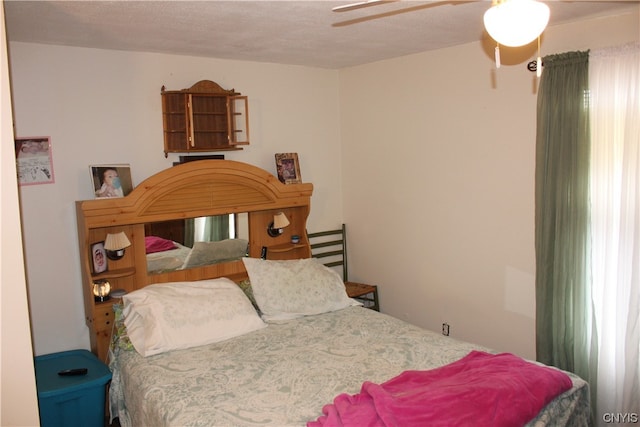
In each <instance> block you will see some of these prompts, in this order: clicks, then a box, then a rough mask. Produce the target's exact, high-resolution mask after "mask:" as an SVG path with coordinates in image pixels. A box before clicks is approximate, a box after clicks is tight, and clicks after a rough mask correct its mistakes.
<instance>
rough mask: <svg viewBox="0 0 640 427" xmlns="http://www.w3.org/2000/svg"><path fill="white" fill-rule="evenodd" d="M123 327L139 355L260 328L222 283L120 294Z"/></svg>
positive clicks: (237, 294)
mask: <svg viewBox="0 0 640 427" xmlns="http://www.w3.org/2000/svg"><path fill="white" fill-rule="evenodd" d="M123 302H124V310H123V314H124V324H125V326H126V327H127V333H128V335H129V339H130V340H131V343H132V344H133V346H134V348H135V349H136V350H137V351H138V353H140V354H141V355H142V356H145V357H146V356H151V355H154V354H158V353H163V352H165V351H169V350H176V349H182V348H189V347H195V346H199V345H204V344H209V343H213V342H218V341H223V340H226V339H229V338H232V337H235V336H238V335H242V334H246V333H248V332H251V331H255V330H257V329H261V328H264V327H266V324H265V323H264V322H263V321H262V320H261V319H260V316H258V313H256V310H255V309H254V308H253V305H251V302H250V301H249V299H248V298H247V297H246V295H245V294H244V292H243V291H242V289H240V288H239V287H238V285H236V284H235V283H234V282H232V281H231V280H229V279H227V278H219V279H213V280H202V281H197V282H171V283H161V284H155V285H150V286H147V287H145V288H143V289H139V290H137V291H134V292H131V293H128V294H126V295H125V296H124V297H123Z"/></svg>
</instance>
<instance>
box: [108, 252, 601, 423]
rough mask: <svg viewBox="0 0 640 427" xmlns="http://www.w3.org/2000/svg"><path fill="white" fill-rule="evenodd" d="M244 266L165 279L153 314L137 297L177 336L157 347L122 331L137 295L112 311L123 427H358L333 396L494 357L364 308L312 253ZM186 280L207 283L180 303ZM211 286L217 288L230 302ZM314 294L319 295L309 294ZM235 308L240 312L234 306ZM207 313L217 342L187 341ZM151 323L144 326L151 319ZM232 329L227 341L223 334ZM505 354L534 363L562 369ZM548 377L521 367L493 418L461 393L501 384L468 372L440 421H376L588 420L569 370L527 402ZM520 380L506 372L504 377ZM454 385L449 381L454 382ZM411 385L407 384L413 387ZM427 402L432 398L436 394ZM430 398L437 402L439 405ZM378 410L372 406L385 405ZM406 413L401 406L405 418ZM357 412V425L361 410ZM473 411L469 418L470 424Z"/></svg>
mask: <svg viewBox="0 0 640 427" xmlns="http://www.w3.org/2000/svg"><path fill="white" fill-rule="evenodd" d="M244 261H245V264H246V265H247V270H248V271H249V280H243V281H242V282H240V283H236V282H233V281H231V280H229V279H226V278H222V279H214V280H209V281H206V280H205V281H199V282H176V283H164V284H158V285H157V286H158V287H160V288H161V289H165V290H170V292H169V293H168V294H167V298H165V299H164V301H163V302H161V301H159V300H158V301H154V304H156V305H157V307H156V308H157V309H156V310H155V312H152V313H150V312H149V311H148V310H147V309H146V304H148V303H149V301H150V297H149V295H145V296H144V297H140V298H139V299H137V302H140V301H144V303H145V308H143V309H142V310H140V312H141V313H143V315H144V316H148V317H147V320H148V318H153V319H154V320H153V322H150V324H152V325H153V326H152V327H151V328H152V329H155V328H158V330H157V331H155V332H149V330H147V331H146V337H147V341H148V337H149V336H150V335H154V333H160V334H164V333H165V332H167V330H172V332H173V333H174V338H173V339H166V340H165V341H164V342H163V343H162V344H161V345H157V340H158V337H156V339H155V341H154V343H153V344H150V343H149V342H146V343H144V342H143V344H142V345H140V344H139V343H138V339H136V342H135V344H134V343H133V341H134V340H133V337H132V336H131V333H128V332H127V331H128V329H127V328H128V327H129V326H133V325H132V324H131V323H129V324H125V322H126V320H127V318H128V317H127V316H131V315H132V310H129V311H128V310H127V307H133V306H135V304H136V298H132V300H131V301H126V300H125V307H124V309H122V310H118V311H117V312H118V313H119V314H118V316H117V318H116V320H117V321H116V324H118V325H119V326H118V331H119V333H118V334H116V339H115V340H114V345H113V347H112V357H111V363H110V367H111V369H112V372H113V380H112V384H111V388H110V400H111V414H112V417H114V416H117V417H118V418H119V420H120V424H121V425H122V426H282V427H284V426H305V425H308V426H314V427H315V426H320V425H326V426H329V425H352V426H359V425H362V424H360V422H355V423H349V422H345V421H344V420H346V419H348V417H349V416H350V412H349V411H347V410H343V411H344V412H343V413H342V414H341V415H340V416H341V417H342V419H343V420H342V422H340V423H339V424H337V423H335V422H334V423H331V422H328V417H327V414H330V413H331V412H330V411H331V406H332V402H334V401H335V402H336V404H335V405H333V406H336V405H338V403H337V402H338V399H339V398H342V399H343V400H344V399H345V398H348V399H351V398H352V396H356V395H358V393H362V390H364V384H374V385H377V384H383V383H385V382H386V381H388V380H390V379H392V378H397V377H398V376H399V375H400V374H403V373H405V374H406V373H407V372H413V371H418V372H432V370H434V369H435V368H441V367H449V366H453V365H454V364H455V363H456V362H458V363H459V362H460V361H461V360H463V359H465V358H466V357H469V355H471V354H474V353H475V352H482V354H486V355H492V356H493V355H495V354H494V352H492V351H491V350H490V349H487V348H482V347H480V346H477V345H473V344H471V343H467V342H462V341H457V340H455V339H452V338H450V337H445V336H442V335H440V334H437V333H434V332H431V331H427V330H424V329H422V328H419V327H416V326H413V325H411V324H409V323H406V322H404V321H401V320H399V319H396V318H393V317H391V316H388V315H385V314H382V313H378V312H376V311H373V310H370V309H367V308H364V307H362V306H360V304H359V303H357V302H356V301H354V300H351V299H349V298H348V297H347V296H346V292H345V291H344V289H340V286H342V287H343V285H342V283H341V280H340V277H339V276H338V274H337V273H335V272H334V271H333V270H330V269H329V268H327V267H325V266H323V265H322V264H320V263H319V262H318V261H316V260H313V259H308V260H298V261H295V260H292V261H263V260H256V259H244ZM218 280H219V281H221V282H222V283H218ZM222 285H224V286H222ZM247 285H249V286H247ZM191 286H197V287H200V286H201V287H203V288H204V289H206V290H205V291H204V293H198V292H196V294H194V295H192V298H193V299H192V301H191V302H185V301H188V300H189V297H188V296H185V295H184V294H183V293H182V291H183V289H184V288H185V287H191ZM207 286H220V289H224V292H231V293H232V294H233V295H234V298H235V299H234V298H229V296H228V295H225V294H223V293H220V289H217V288H216V289H215V290H214V289H211V290H210V289H208V288H207ZM155 287H156V285H154V286H150V287H148V288H147V289H146V290H143V291H142V292H143V293H144V292H145V291H147V290H149V289H153V288H155ZM232 288H235V289H232ZM298 290H300V291H298ZM314 290H315V293H314ZM310 293H312V294H313V298H308V297H307V296H308V295H309V294H310ZM135 294H136V293H133V294H132V295H133V296H134V297H135V296H136V295H135ZM176 296H177V298H176ZM174 298H175V299H174ZM315 298H317V300H315ZM178 299H179V300H180V301H179V302H178ZM236 303H237V309H232V310H231V309H230V307H232V306H233V305H234V304H236ZM127 304H129V306H127ZM191 304H195V305H191ZM180 310H182V316H183V317H182V318H181V317H180V316H181V315H180ZM206 310H210V312H208V313H206V316H205V317H206V318H205V319H199V320H197V323H201V322H203V323H204V324H202V325H201V326H202V328H203V330H204V331H207V332H205V335H209V332H210V331H214V332H213V334H214V335H215V334H216V333H217V334H218V336H217V337H213V339H214V340H215V342H212V343H203V342H195V341H193V340H194V339H196V338H199V337H196V336H195V335H194V336H193V337H190V338H188V339H183V338H184V333H183V332H184V329H181V328H182V326H175V325H176V324H181V323H182V322H183V321H185V319H192V317H191V315H192V313H194V312H204V311H206ZM166 311H171V315H170V316H167V315H165V314H164V313H165V312H166ZM231 312H232V313H231ZM230 313H231V314H230ZM238 313H242V314H238ZM138 314H140V313H138ZM253 315H255V317H254V318H251V316H253ZM230 316H231V317H233V316H237V319H236V320H234V321H233V323H232V324H229V323H225V322H228V321H229V318H230ZM216 318H218V320H216ZM248 318H249V320H247V319H248ZM158 319H160V320H158ZM218 321H219V322H221V323H220V324H218V323H217V322H218ZM252 322H253V323H252ZM249 324H251V325H250V326H247V325H249ZM158 325H160V326H158ZM146 326H147V327H149V322H147V325H146ZM134 327H135V326H134ZM174 327H175V328H176V330H173V328H174ZM188 327H189V328H193V326H192V325H190V326H188ZM165 328H166V329H165ZM215 331H217V332H215ZM229 331H231V332H229ZM225 333H226V334H227V336H222V335H220V334H225ZM229 333H231V334H232V336H228V334H229ZM176 337H177V338H176ZM163 339H164V338H160V341H162V340H163ZM177 341H179V342H177ZM145 344H146V350H147V352H146V353H145ZM185 346H186V348H183V347H185ZM496 356H505V355H503V354H501V355H496ZM506 356H512V357H513V358H515V359H518V360H519V361H520V362H522V363H523V364H526V365H530V366H532V367H534V366H535V367H536V368H539V369H545V370H547V371H554V372H555V371H557V372H560V371H558V370H555V369H553V368H548V367H544V366H541V365H538V364H534V363H532V362H528V361H524V360H522V359H519V358H517V357H516V356H513V355H506ZM518 369H520V367H518ZM543 374H544V372H543V373H538V371H535V372H534V373H533V374H532V375H529V374H527V373H523V374H522V375H523V376H525V377H527V378H528V379H531V380H533V382H532V383H530V384H528V385H524V389H518V390H516V392H517V394H515V395H514V394H513V393H514V391H513V390H511V389H510V390H506V391H505V392H504V393H503V395H502V396H501V397H499V398H497V399H496V400H495V401H494V399H493V398H491V400H490V403H491V405H489V410H488V413H487V411H486V410H485V409H481V412H480V413H478V412H473V411H477V410H478V408H477V407H475V408H471V411H472V412H471V413H465V411H464V410H462V409H461V408H465V404H464V401H465V400H466V401H467V402H468V401H470V400H473V399H476V400H477V401H479V402H481V401H482V399H483V397H482V395H483V394H484V391H482V390H483V389H482V387H488V389H489V390H491V389H492V388H495V387H496V382H495V381H496V379H495V378H493V377H492V378H489V380H488V382H487V381H486V378H478V377H477V376H476V377H472V380H471V381H472V382H473V385H472V386H471V385H467V386H465V389H466V391H467V392H468V390H469V389H470V388H472V389H474V390H475V392H476V395H475V396H472V397H469V395H466V396H465V397H461V398H460V397H457V396H456V395H455V394H453V395H452V394H451V393H450V394H449V396H448V397H447V398H448V401H447V403H446V404H445V405H444V410H443V408H438V410H439V411H440V412H436V413H435V415H434V413H433V412H434V411H436V409H433V410H432V413H431V414H429V416H431V417H433V416H435V417H436V419H438V420H441V422H440V423H438V422H428V423H419V424H418V423H414V422H410V423H399V424H395V423H392V424H385V423H378V424H370V425H444V426H451V425H496V426H498V425H525V424H526V425H530V426H546V425H553V426H565V425H566V426H581V425H589V415H590V407H589V396H588V394H589V393H588V385H587V384H586V383H585V382H584V381H583V380H582V379H580V378H579V377H577V376H575V375H572V374H569V373H562V375H564V376H565V377H566V381H567V383H566V384H565V386H564V387H565V388H564V389H560V390H561V391H558V390H557V389H554V390H555V391H553V392H551V391H549V392H548V393H547V394H546V395H545V396H544V399H546V400H545V401H544V404H543V403H542V401H541V400H538V404H539V405H540V406H539V408H542V409H539V408H536V407H535V406H533V405H530V404H529V402H530V401H532V400H534V397H535V396H534V394H535V393H534V391H533V389H536V388H537V389H538V391H540V392H546V390H547V387H546V386H544V387H543V386H542V385H540V384H541V382H542V379H543V377H542V375H543ZM510 375H512V374H510ZM453 377H454V376H452V377H447V378H453ZM465 381H468V377H467V379H465ZM514 381H516V380H512V379H511V377H509V380H508V382H509V383H513V382H514ZM485 383H486V384H485ZM501 386H502V385H500V387H501ZM361 387H362V388H361ZM447 387H449V388H451V382H450V381H447ZM415 389H416V386H415V384H412V385H411V387H409V389H408V390H406V391H411V390H415ZM345 396H346V397H345ZM452 396H453V397H452ZM535 398H536V399H537V398H539V397H535ZM334 399H335V400H334ZM460 399H462V400H460ZM518 401H520V406H518V404H517V403H516V402H518ZM427 402H435V400H433V399H431V398H430V399H429V400H427ZM440 402H441V405H442V400H440ZM547 402H548V404H547ZM421 404H422V402H421ZM432 405H433V406H434V408H435V403H432ZM476 406H477V405H476ZM424 407H429V404H425V405H424ZM514 407H515V408H518V410H525V411H529V412H528V415H525V414H522V415H520V414H514V410H513V408H514ZM327 408H329V409H327ZM379 408H380V407H379V406H377V407H376V410H377V411H380V409H379ZM467 409H469V408H467ZM357 410H360V409H358V408H356V411H357ZM404 411H405V410H404V409H400V410H399V412H400V414H402V413H403V412H404ZM532 411H533V412H532ZM397 412H398V409H397V408H396V409H395V413H392V412H391V410H388V413H391V415H394V416H395V415H397V414H396V413H397ZM440 413H441V414H442V415H441V416H440V415H438V414H440ZM453 414H455V416H453V418H452V415H453ZM356 415H357V417H358V418H357V419H358V420H361V416H362V415H361V413H358V412H356ZM376 415H377V414H376ZM416 416H418V417H420V416H421V414H413V415H412V417H414V418H411V420H415V419H416V418H415V417H416ZM481 416H487V417H489V418H488V419H489V420H491V421H490V423H483V422H478V419H479V417H481ZM513 416H518V417H520V418H516V419H518V420H519V421H516V422H512V421H506V422H502V421H503V420H504V419H506V418H507V417H513ZM440 417H441V418H440ZM461 417H462V418H461ZM465 417H466V418H465ZM469 417H471V419H472V420H473V422H466V421H465V420H467V421H468V419H469ZM522 417H524V418H522ZM334 418H335V417H334ZM418 419H420V418H418ZM431 420H433V418H432V419H431ZM523 420H526V421H523ZM334 421H335V420H334Z"/></svg>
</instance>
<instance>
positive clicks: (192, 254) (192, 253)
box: [144, 212, 249, 274]
mask: <svg viewBox="0 0 640 427" xmlns="http://www.w3.org/2000/svg"><path fill="white" fill-rule="evenodd" d="M248 215H249V214H248V213H247V212H239V213H232V214H225V215H213V216H203V217H197V218H186V219H174V220H169V221H158V222H150V223H147V224H145V225H144V234H145V251H146V256H147V273H148V274H158V273H164V272H168V271H175V270H182V269H186V268H196V267H202V266H205V265H209V264H217V263H220V262H228V261H233V260H236V259H240V258H241V257H243V256H245V255H246V254H247V250H248V243H249V222H248ZM213 242H218V243H213Z"/></svg>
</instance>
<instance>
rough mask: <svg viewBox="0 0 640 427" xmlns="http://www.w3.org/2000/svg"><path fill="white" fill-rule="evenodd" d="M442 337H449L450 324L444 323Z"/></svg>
mask: <svg viewBox="0 0 640 427" xmlns="http://www.w3.org/2000/svg"><path fill="white" fill-rule="evenodd" d="M442 335H445V336H447V337H448V336H449V324H448V323H443V324H442Z"/></svg>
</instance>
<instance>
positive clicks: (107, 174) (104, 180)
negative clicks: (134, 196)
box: [89, 164, 133, 199]
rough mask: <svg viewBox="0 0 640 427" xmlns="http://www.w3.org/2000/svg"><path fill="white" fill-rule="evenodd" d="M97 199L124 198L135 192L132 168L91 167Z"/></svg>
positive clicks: (123, 166)
mask: <svg viewBox="0 0 640 427" xmlns="http://www.w3.org/2000/svg"><path fill="white" fill-rule="evenodd" d="M89 172H91V181H92V183H93V194H95V196H96V198H98V199H103V198H106V197H124V196H126V195H127V194H129V193H131V190H133V183H132V181H131V168H130V167H129V165H127V164H117V165H92V166H89Z"/></svg>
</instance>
